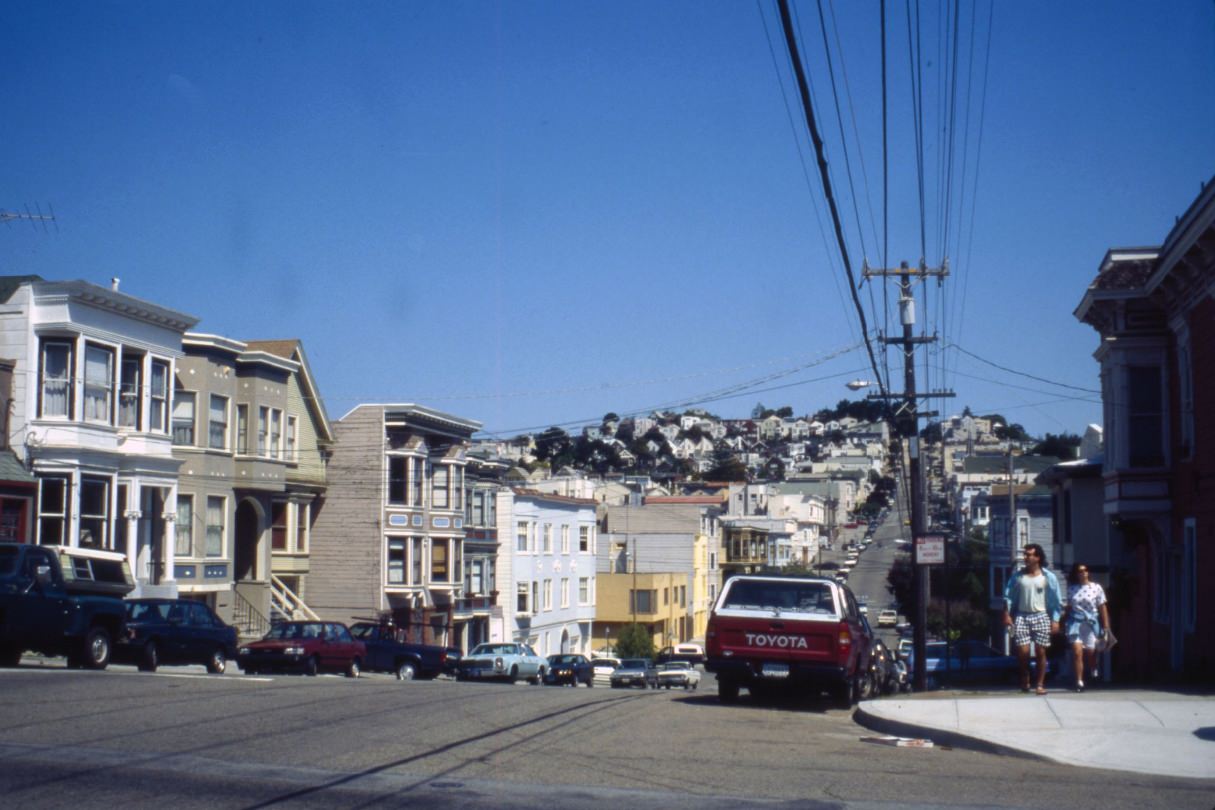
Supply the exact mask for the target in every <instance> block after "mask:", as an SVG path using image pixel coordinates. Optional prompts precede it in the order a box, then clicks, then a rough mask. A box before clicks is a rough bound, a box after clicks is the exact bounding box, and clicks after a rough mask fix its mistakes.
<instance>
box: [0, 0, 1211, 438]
mask: <svg viewBox="0 0 1215 810" xmlns="http://www.w3.org/2000/svg"><path fill="white" fill-rule="evenodd" d="M949 5H950V4H946V7H949ZM962 5H963V12H962V15H961V17H960V19H959V23H960V24H959V31H960V32H961V36H960V39H959V49H958V54H959V56H958V58H957V59H956V64H957V68H958V71H957V72H958V76H959V79H958V85H957V86H958V92H957V95H956V98H957V99H958V101H957V102H956V105H955V109H956V113H955V116H954V126H953V127H952V132H953V138H952V141H953V145H954V149H953V153H952V154H953V156H954V157H953V160H945V159H943V157H942V156H943V155H945V154H946V153H947V152H946V146H947V144H948V143H949V141H950V137H949V131H950V130H949V129H948V128H946V126H945V123H946V119H945V118H944V117H943V112H942V111H943V110H944V109H945V106H944V105H943V104H942V103H941V98H942V97H943V95H944V94H943V93H942V92H941V90H940V88H941V87H942V86H945V81H944V80H945V78H947V77H948V76H949V75H951V70H950V66H952V65H953V64H954V63H955V60H954V59H953V58H952V53H951V51H950V49H949V48H947V47H942V44H941V43H942V42H943V40H942V37H941V36H940V30H941V29H942V27H943V23H944V22H945V21H943V20H942V19H941V17H940V14H941V13H943V12H941V11H940V8H941V6H940V4H936V3H932V4H930V3H923V4H921V6H920V16H921V19H920V30H921V38H920V43H921V46H920V47H921V59H920V65H921V71H922V75H923V77H924V79H923V87H924V91H923V97H924V116H923V119H924V121H925V127H924V136H923V144H924V154H925V166H926V170H925V176H926V181H925V187H926V200H927V204H926V206H925V211H926V213H925V217H924V222H925V233H926V234H927V238H926V240H925V244H926V247H927V250H926V253H927V255H926V257H925V258H926V260H927V262H928V263H929V264H930V265H933V266H935V265H937V264H939V263H940V261H941V260H942V258H943V257H946V256H947V257H948V259H949V262H950V266H951V271H952V272H951V276H950V278H949V280H948V281H947V282H946V283H945V284H944V285H943V286H942V287H939V288H938V287H937V286H936V285H935V284H931V285H929V288H928V290H926V291H925V294H924V296H923V297H922V298H921V300H920V301H919V306H918V316H919V321H920V326H917V333H918V331H919V329H920V327H921V326H923V325H924V324H928V329H929V330H930V331H933V332H936V333H937V334H938V335H940V337H941V340H940V341H939V342H938V344H937V346H938V347H940V348H938V349H936V350H934V352H933V353H932V354H931V355H930V354H928V353H925V355H924V357H925V358H926V366H925V367H924V368H922V369H921V372H920V374H921V380H920V383H921V384H920V386H919V387H920V388H921V390H923V389H925V388H929V387H931V388H940V387H949V388H952V389H953V390H954V391H956V393H957V394H958V396H957V398H956V399H954V400H949V401H943V402H938V403H936V404H935V405H934V406H933V407H935V408H937V409H940V410H942V411H945V412H947V413H949V412H959V411H960V410H961V409H962V407H963V406H969V407H970V408H971V409H972V410H974V411H976V412H978V413H992V412H999V413H1003V414H1004V415H1005V416H1007V417H1008V418H1009V419H1010V420H1012V421H1014V422H1019V423H1021V424H1023V425H1024V426H1025V427H1026V428H1027V429H1028V430H1029V431H1030V432H1031V433H1034V434H1039V435H1040V434H1044V433H1046V432H1052V433H1060V432H1072V433H1081V432H1083V430H1084V427H1085V425H1086V424H1088V423H1090V422H1099V421H1100V406H1099V403H1098V398H1097V397H1096V396H1093V395H1085V394H1083V393H1080V392H1078V391H1076V390H1074V389H1067V388H1059V387H1055V386H1050V385H1047V384H1045V383H1041V382H1037V381H1034V380H1030V379H1028V378H1025V377H1021V376H1017V375H1014V374H1011V373H1009V372H1007V371H1002V370H1000V369H998V368H995V367H993V366H992V365H990V364H987V363H983V362H980V361H979V360H977V359H975V358H974V357H973V356H971V355H978V356H979V357H981V358H984V359H986V360H988V361H990V362H991V363H995V364H997V365H1000V366H1004V367H1006V368H1009V369H1014V370H1018V371H1024V372H1028V373H1031V374H1033V375H1035V376H1038V377H1042V378H1046V379H1048V380H1053V381H1057V382H1062V383H1067V384H1069V385H1072V386H1078V387H1081V388H1090V389H1096V388H1097V387H1098V384H1097V365H1096V362H1095V361H1094V360H1093V359H1092V353H1093V351H1094V350H1095V349H1096V346H1097V341H1096V333H1095V332H1094V331H1093V330H1092V329H1091V328H1089V327H1087V326H1084V325H1082V324H1080V323H1078V322H1077V321H1076V320H1075V318H1074V317H1073V316H1072V311H1073V310H1074V309H1075V307H1076V305H1077V304H1078V303H1079V301H1080V299H1081V297H1082V295H1083V293H1084V290H1085V288H1086V286H1087V285H1088V283H1089V282H1090V281H1091V280H1092V278H1093V276H1094V275H1095V274H1096V271H1097V267H1098V264H1099V262H1100V260H1101V258H1102V256H1103V255H1104V253H1105V251H1106V250H1107V249H1108V248H1109V247H1112V246H1138V245H1153V244H1159V243H1160V241H1161V240H1163V239H1164V237H1165V236H1166V235H1167V233H1168V231H1169V229H1170V228H1171V226H1172V224H1173V221H1174V218H1175V217H1176V216H1177V215H1179V214H1181V213H1182V212H1183V211H1184V210H1185V209H1186V207H1187V206H1188V205H1189V203H1190V202H1191V201H1192V200H1193V198H1194V197H1195V196H1196V195H1197V194H1198V191H1199V188H1200V183H1201V182H1203V181H1207V180H1209V179H1210V178H1211V177H1212V176H1213V175H1215V4H1213V3H1212V2H1210V0H1188V1H1187V2H1182V1H1181V0H1172V1H1171V2H1162V3H1151V4H1149V3H1143V2H1109V3H1054V2H1024V3H998V4H997V6H996V8H995V9H994V14H992V6H991V5H990V4H989V3H986V2H980V3H978V5H977V6H972V5H971V4H966V3H964V4H962ZM818 9H819V6H818V5H817V4H815V3H809V2H805V0H802V2H795V3H794V10H795V13H796V18H797V22H798V25H799V31H800V44H801V47H802V48H803V51H804V54H805V57H806V62H807V65H808V68H809V70H810V75H811V82H812V85H813V93H814V98H815V107H816V112H817V115H818V121H819V126H820V129H821V130H822V131H823V133H824V138H825V140H826V142H827V144H826V148H827V155H826V157H827V160H828V163H829V165H830V167H831V172H832V177H833V184H834V187H835V189H836V193H837V195H839V197H840V199H841V213H842V214H843V218H844V227H845V230H846V234H847V240H848V249H849V254H850V256H851V258H852V261H853V264H854V265H855V269H856V270H857V271H858V273H859V269H860V265H861V263H862V260H863V259H866V258H867V259H868V261H869V263H870V264H871V265H874V266H880V265H881V264H882V261H883V257H882V248H881V245H882V241H881V238H880V230H881V222H882V192H881V189H882V171H881V166H882V152H881V114H880V113H881V107H880V69H879V48H878V42H879V40H878V9H879V6H878V4H877V3H876V2H848V3H842V2H837V3H835V4H834V6H832V4H830V3H825V4H824V5H823V9H824V12H825V20H826V28H827V31H828V40H829V42H830V47H831V60H832V62H831V65H830V70H831V71H833V72H834V74H835V78H836V85H837V87H838V90H839V93H841V94H843V93H844V91H845V87H844V86H845V79H846V83H847V89H848V91H849V93H848V96H850V99H851V103H849V101H848V98H847V97H845V96H843V95H841V97H840V109H841V110H842V112H843V116H844V129H845V133H846V135H845V138H846V142H847V149H848V154H847V158H845V154H844V149H843V147H842V146H841V137H840V124H839V122H838V119H837V117H836V112H835V104H834V101H833V96H832V90H831V81H830V76H829V73H828V65H827V63H826V61H825V59H824V46H823V35H822V32H821V28H820V18H819V10H818ZM904 9H905V6H904V4H902V3H894V2H892V3H890V9H889V12H888V13H889V25H890V36H889V39H888V48H889V56H888V58H889V63H890V67H889V77H890V79H889V98H890V101H889V117H890V128H889V155H890V203H889V217H890V218H889V236H888V245H889V247H888V250H889V252H888V254H887V256H886V260H887V261H888V262H889V263H891V264H897V263H898V262H899V261H902V260H906V261H910V262H911V263H912V264H915V263H916V262H918V261H919V259H920V254H921V249H920V245H921V240H920V223H921V218H920V214H919V211H920V207H919V204H918V192H917V189H918V183H917V179H916V178H917V176H916V172H915V170H914V169H915V166H916V157H915V155H916V153H915V149H914V147H915V124H914V121H915V116H914V115H913V112H912V109H911V106H910V98H911V96H912V94H911V91H910V89H909V84H908V75H909V73H910V69H909V62H910V59H909V56H908V47H907V41H908V35H907V20H906V17H905V16H904V14H905V12H904ZM989 19H990V20H991V25H990V30H991V34H990V47H988V36H987V31H988V20H989ZM972 31H973V34H972ZM972 43H973V46H972ZM774 57H775V59H774ZM0 65H2V67H3V75H4V78H3V80H0V110H3V111H4V114H3V115H2V116H0V142H3V143H4V145H5V151H4V157H3V159H2V160H0V208H3V209H5V210H10V211H11V210H15V209H21V208H23V207H24V206H26V205H28V206H30V207H31V208H33V207H34V206H35V205H41V206H43V207H46V206H47V205H48V204H49V205H52V206H53V207H54V210H55V212H56V215H57V220H58V223H57V224H58V232H52V233H50V234H45V233H42V232H41V231H39V230H35V229H34V228H32V227H29V226H28V225H25V224H22V223H12V224H10V225H9V227H7V228H0V273H4V274H29V273H34V274H38V275H41V276H43V277H44V278H48V279H75V278H81V279H86V280H90V281H93V282H95V283H98V284H103V285H107V284H108V283H109V279H110V278H111V277H113V276H118V277H120V278H121V279H122V290H123V291H124V292H127V293H130V294H132V295H135V296H138V297H141V298H145V299H148V300H150V301H154V302H156V303H159V304H162V305H165V306H170V307H174V308H176V309H180V310H183V311H186V312H188V313H191V314H193V315H195V316H197V317H199V318H200V319H201V322H200V324H199V325H198V327H197V328H198V330H199V331H205V332H211V333H216V334H221V335H225V336H228V337H233V338H238V339H277V338H287V337H295V338H300V339H301V340H303V341H304V345H305V348H306V351H307V352H308V354H309V357H310V359H311V361H312V365H313V370H314V372H315V374H316V377H317V380H318V383H319V385H320V388H321V391H322V393H323V394H324V397H325V400H326V405H327V407H328V409H329V412H330V415H331V417H333V418H337V417H340V416H341V415H342V414H344V413H345V412H346V411H348V410H349V409H350V408H351V407H353V406H354V405H355V404H356V403H359V402H407V401H408V402H419V403H422V404H426V405H429V406H431V407H435V408H439V409H442V410H446V411H449V412H452V413H455V414H458V415H460V416H464V417H469V418H472V419H477V420H480V421H481V422H483V423H484V425H485V427H486V429H487V430H488V431H491V432H495V433H501V434H505V435H512V434H513V433H515V432H519V431H522V430H524V429H529V428H539V427H542V426H546V425H549V424H562V425H565V426H567V427H570V428H573V427H574V426H576V425H578V424H582V423H586V422H591V421H597V420H598V419H599V417H601V416H602V415H603V414H604V413H606V412H607V411H616V412H619V413H622V414H624V413H633V412H644V411H647V410H649V409H652V408H654V407H658V406H677V405H678V406H682V405H683V404H684V403H692V402H700V403H702V404H701V405H700V407H704V408H705V409H707V410H709V411H711V412H715V413H718V414H720V415H722V416H743V415H746V414H747V413H748V412H749V411H750V409H751V408H752V406H754V405H755V403H756V402H763V403H764V404H766V405H768V406H770V407H778V406H781V405H791V406H792V407H793V408H794V410H795V411H796V412H798V413H805V412H813V411H815V410H817V409H818V408H820V407H822V406H826V405H834V404H835V403H836V402H837V401H838V400H840V399H843V398H846V397H850V396H858V395H852V394H850V392H849V391H848V390H847V389H845V388H844V383H845V382H847V381H848V380H850V379H855V378H871V377H872V376H873V375H872V373H870V372H869V370H868V368H867V366H868V360H867V358H866V355H865V354H864V352H863V350H861V349H859V348H858V346H859V342H860V327H859V321H858V317H857V314H856V312H855V310H854V309H853V308H852V307H851V303H850V300H849V299H848V298H847V292H846V281H845V280H844V278H843V270H842V265H841V260H840V257H839V252H838V250H837V249H836V247H835V243H834V240H833V238H832V237H831V231H830V223H829V221H828V220H827V209H826V205H825V203H824V202H823V196H822V190H821V186H820V185H819V182H818V176H817V170H816V168H815V163H814V157H813V153H812V151H811V150H810V147H809V138H808V136H807V134H806V131H805V126H804V123H803V119H802V118H801V113H800V109H799V108H798V106H797V100H796V98H795V96H794V94H793V88H794V85H793V83H792V82H793V79H792V73H791V71H790V70H789V67H788V60H787V56H786V52H785V50H784V44H783V40H782V39H781V38H780V36H779V20H778V17H777V12H776V10H775V6H774V5H773V4H772V3H770V2H769V1H768V0H763V1H762V2H761V3H759V4H754V3H745V2H696V3H692V2H686V3H685V2H670V3H650V2H637V3H632V2H613V3H576V4H569V3H538V2H525V3H490V2H469V3H424V2H392V3H369V2H368V3H329V2H324V3H307V2H260V3H254V4H249V3H236V2H206V3H203V2H199V3H161V2H146V3H136V2H88V3H64V2H53V3H43V4H35V3H27V4H9V5H8V6H6V8H5V9H4V10H3V12H0ZM984 77H986V78H985V79H984ZM983 88H985V89H986V92H985V93H984V92H982V91H983ZM790 112H792V123H791V115H790ZM853 120H855V125H854V124H853ZM980 122H981V126H980ZM799 150H800V151H799ZM862 163H863V166H862ZM949 166H952V167H953V169H952V174H948V173H947V171H946V169H947V167H949ZM849 170H851V171H850V172H849ZM849 173H851V175H852V181H853V182H852V183H851V184H850V183H849V177H848V175H849ZM942 178H949V179H950V180H951V183H950V184H949V187H950V188H952V189H954V190H953V191H952V192H951V194H950V195H949V199H950V203H951V204H950V206H949V207H948V208H946V207H945V206H944V205H943V202H944V198H945V196H946V195H945V194H944V193H943V192H941V191H940V189H941V188H943V185H942V184H943V182H944V180H943V179H942ZM852 189H855V193H854V192H853V191H852ZM854 199H855V201H856V205H855V207H854V206H853V200H854ZM943 210H945V211H947V212H948V217H947V219H948V222H949V225H948V230H947V231H946V226H945V225H944V224H943V223H944V222H945V220H946V217H945V216H942V213H941V212H942V211H943ZM871 212H872V213H871ZM858 221H859V222H860V225H859V226H858V225H857V222H858ZM946 232H947V233H948V237H947V238H946V237H945V234H946ZM861 296H862V301H863V302H864V303H865V307H866V316H867V317H868V318H869V320H870V323H871V325H874V326H876V328H879V329H886V330H889V331H891V332H895V333H897V332H899V331H900V328H899V325H898V320H897V315H896V314H895V313H894V310H893V307H894V300H895V297H896V296H895V294H894V290H893V288H891V287H890V286H889V284H887V285H886V287H885V289H883V286H882V285H881V284H880V283H873V284H866V285H865V286H864V287H863V288H862V289H861ZM955 345H956V346H958V347H961V348H963V349H965V351H966V352H969V353H970V354H967V353H965V352H962V351H959V350H957V349H952V348H948V347H950V346H955ZM889 360H890V363H891V366H890V372H891V374H892V376H893V380H894V383H895V385H894V387H895V388H896V389H899V388H901V380H902V376H901V365H900V360H899V359H898V358H896V357H894V356H893V355H890V358H889Z"/></svg>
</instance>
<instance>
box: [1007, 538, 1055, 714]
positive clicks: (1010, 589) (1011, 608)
mask: <svg viewBox="0 0 1215 810" xmlns="http://www.w3.org/2000/svg"><path fill="white" fill-rule="evenodd" d="M1024 553H1025V567H1024V568H1022V569H1021V570H1020V571H1018V572H1017V573H1016V574H1014V575H1013V576H1012V577H1011V578H1010V579H1009V580H1008V585H1007V586H1006V587H1005V588H1004V626H1005V627H1011V628H1012V630H1013V643H1014V644H1016V645H1017V663H1018V664H1019V665H1020V670H1021V691H1022V692H1028V691H1029V643H1030V642H1031V641H1032V642H1033V643H1034V646H1035V647H1036V648H1037V655H1036V658H1037V663H1038V678H1037V680H1038V684H1037V687H1038V688H1037V693H1038V694H1039V695H1045V694H1046V648H1047V647H1049V646H1050V637H1051V634H1052V633H1058V632H1059V617H1060V616H1061V615H1062V613H1063V602H1062V599H1061V598H1060V596H1059V580H1058V579H1057V578H1056V577H1055V575H1054V574H1053V573H1052V572H1051V571H1050V570H1048V569H1047V568H1045V567H1044V563H1045V562H1046V557H1045V554H1044V552H1043V551H1042V546H1040V545H1038V544H1037V543H1030V544H1029V545H1027V546H1026V547H1025V551H1024Z"/></svg>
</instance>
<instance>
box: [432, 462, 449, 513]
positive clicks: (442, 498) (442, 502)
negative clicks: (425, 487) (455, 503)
mask: <svg viewBox="0 0 1215 810" xmlns="http://www.w3.org/2000/svg"><path fill="white" fill-rule="evenodd" d="M450 476H451V468H450V467H448V466H447V465H446V464H436V465H434V467H433V468H432V471H431V487H430V492H431V495H430V505H431V506H433V507H434V508H435V509H446V508H447V505H448V504H449V503H450V502H451V501H450V499H449V497H448V494H449V493H448V491H447V484H448V481H449V480H450Z"/></svg>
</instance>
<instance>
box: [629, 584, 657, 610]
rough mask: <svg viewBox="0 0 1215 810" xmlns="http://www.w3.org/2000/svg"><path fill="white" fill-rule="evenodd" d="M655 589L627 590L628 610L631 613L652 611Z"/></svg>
mask: <svg viewBox="0 0 1215 810" xmlns="http://www.w3.org/2000/svg"><path fill="white" fill-rule="evenodd" d="M657 595H658V594H657V591H634V590H630V591H629V610H630V611H632V612H633V613H653V612H654V607H655V603H656V602H657V601H658V600H657V599H655V597H656V596H657Z"/></svg>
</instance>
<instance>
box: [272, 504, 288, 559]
mask: <svg viewBox="0 0 1215 810" xmlns="http://www.w3.org/2000/svg"><path fill="white" fill-rule="evenodd" d="M270 550H271V551H286V550H287V504H286V503H281V502H280V503H272V504H270Z"/></svg>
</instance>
